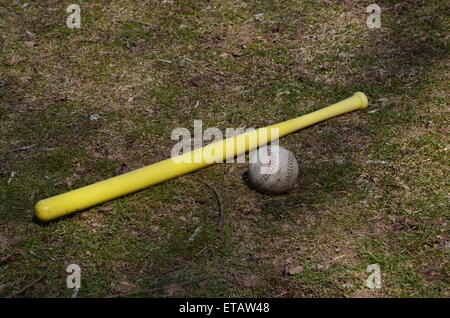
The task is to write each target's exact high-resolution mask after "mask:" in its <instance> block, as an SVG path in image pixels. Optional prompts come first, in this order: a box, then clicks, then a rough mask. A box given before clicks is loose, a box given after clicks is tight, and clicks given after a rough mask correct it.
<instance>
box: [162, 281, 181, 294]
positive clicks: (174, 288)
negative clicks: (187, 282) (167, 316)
mask: <svg viewBox="0 0 450 318" xmlns="http://www.w3.org/2000/svg"><path fill="white" fill-rule="evenodd" d="M164 293H165V294H166V295H167V296H168V297H182V296H183V295H184V289H183V287H181V286H180V285H178V284H175V283H173V284H169V285H167V286H166V287H164Z"/></svg>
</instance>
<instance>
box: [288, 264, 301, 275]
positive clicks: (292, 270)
mask: <svg viewBox="0 0 450 318" xmlns="http://www.w3.org/2000/svg"><path fill="white" fill-rule="evenodd" d="M303 270H304V268H303V266H301V265H298V266H292V267H289V268H288V269H287V271H286V272H287V274H288V275H297V274H300V273H301V272H303Z"/></svg>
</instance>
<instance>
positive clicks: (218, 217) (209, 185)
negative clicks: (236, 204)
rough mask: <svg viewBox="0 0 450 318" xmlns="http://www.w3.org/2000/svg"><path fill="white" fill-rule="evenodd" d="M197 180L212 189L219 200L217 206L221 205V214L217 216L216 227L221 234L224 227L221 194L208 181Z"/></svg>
mask: <svg viewBox="0 0 450 318" xmlns="http://www.w3.org/2000/svg"><path fill="white" fill-rule="evenodd" d="M195 179H196V180H198V181H200V182H201V183H203V184H206V185H207V186H208V188H210V189H211V190H212V191H213V192H214V194H215V196H216V199H217V204H218V205H219V212H218V216H217V225H216V230H217V232H220V231H221V230H222V225H223V207H222V199H221V197H220V194H219V192H218V191H217V190H216V188H214V187H213V186H212V185H211V184H209V183H208V182H206V181H203V180H202V179H198V178H195Z"/></svg>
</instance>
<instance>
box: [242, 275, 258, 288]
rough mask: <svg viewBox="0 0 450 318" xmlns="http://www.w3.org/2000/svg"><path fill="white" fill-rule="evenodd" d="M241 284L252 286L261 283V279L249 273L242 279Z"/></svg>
mask: <svg viewBox="0 0 450 318" xmlns="http://www.w3.org/2000/svg"><path fill="white" fill-rule="evenodd" d="M242 284H243V285H244V286H245V287H247V288H254V287H256V286H258V285H260V284H261V280H260V279H259V277H258V276H256V275H249V276H245V277H244V278H243V279H242Z"/></svg>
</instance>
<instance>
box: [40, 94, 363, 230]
mask: <svg viewBox="0 0 450 318" xmlns="http://www.w3.org/2000/svg"><path fill="white" fill-rule="evenodd" d="M367 105H368V99H367V97H366V95H364V93H361V92H357V93H355V94H354V95H353V96H352V97H350V98H347V99H345V100H343V101H341V102H338V103H336V104H333V105H331V106H328V107H325V108H322V109H320V110H317V111H315V112H312V113H309V114H306V115H303V116H300V117H297V118H294V119H291V120H287V121H284V122H281V123H278V124H274V125H271V126H267V127H263V128H259V129H256V130H253V131H247V132H245V133H243V134H240V135H237V136H234V137H229V138H227V139H224V140H220V141H217V142H214V143H211V144H209V145H207V146H205V147H202V148H197V149H195V150H193V151H190V152H187V153H183V154H181V155H178V156H176V157H173V158H169V159H166V160H163V161H159V162H156V163H154V164H151V165H149V166H146V167H143V168H140V169H137V170H134V171H131V172H128V173H125V174H122V175H119V176H116V177H113V178H110V179H107V180H104V181H100V182H97V183H94V184H91V185H88V186H85V187H82V188H79V189H76V190H72V191H69V192H66V193H63V194H60V195H56V196H54V197H51V198H48V199H44V200H41V201H39V202H38V203H37V204H36V207H35V213H36V217H37V218H38V219H40V220H41V221H45V222H46V221H50V220H53V219H56V218H59V217H62V216H65V215H68V214H70V213H73V212H77V211H80V210H83V209H86V208H89V207H92V206H95V205H97V204H100V203H103V202H106V201H109V200H112V199H115V198H118V197H121V196H124V195H126V194H129V193H133V192H136V191H139V190H142V189H145V188H147V187H149V186H152V185H155V184H158V183H161V182H163V181H166V180H169V179H172V178H175V177H177V176H181V175H184V174H187V173H190V172H192V171H195V170H198V169H201V168H205V167H208V166H210V165H212V164H214V163H216V162H223V160H226V159H228V158H231V157H235V156H238V155H242V154H244V153H246V152H247V151H250V150H254V149H256V148H258V147H260V146H263V145H265V144H267V143H269V142H271V141H273V140H274V139H277V138H279V137H282V136H285V135H287V134H290V133H292V132H294V131H297V130H299V129H302V128H305V127H308V126H311V125H314V124H316V123H318V122H321V121H323V120H326V119H329V118H332V117H336V116H339V115H342V114H345V113H348V112H352V111H355V110H359V109H365V108H367Z"/></svg>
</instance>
